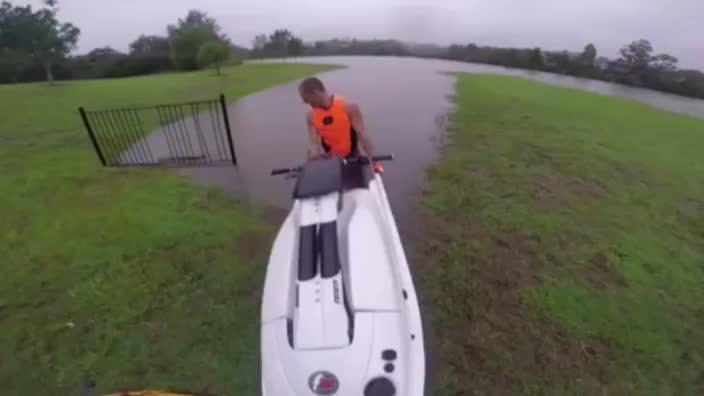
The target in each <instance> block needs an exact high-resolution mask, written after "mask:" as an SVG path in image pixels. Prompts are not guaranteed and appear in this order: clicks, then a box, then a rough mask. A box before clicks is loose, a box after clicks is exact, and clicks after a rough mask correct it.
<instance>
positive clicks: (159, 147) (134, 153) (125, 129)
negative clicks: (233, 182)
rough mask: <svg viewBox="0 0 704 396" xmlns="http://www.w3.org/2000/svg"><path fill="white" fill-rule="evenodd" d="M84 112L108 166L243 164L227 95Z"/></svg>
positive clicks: (100, 156) (95, 145)
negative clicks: (232, 126) (236, 152)
mask: <svg viewBox="0 0 704 396" xmlns="http://www.w3.org/2000/svg"><path fill="white" fill-rule="evenodd" d="M79 113H80V115H81V118H82V120H83V123H84V125H85V127H86V130H87V131H88V136H89V137H90V140H91V143H92V144H93V147H94V148H95V151H96V153H97V154H98V159H99V160H100V162H101V163H102V164H103V165H104V166H181V167H192V166H209V165H222V164H234V165H236V164H237V158H236V156H235V148H234V144H233V138H232V134H231V131H230V123H229V118H228V114H227V106H226V102H225V96H224V95H220V98H219V99H215V100H204V101H196V102H187V103H173V104H161V105H155V106H143V107H125V108H119V109H103V110H86V109H84V108H83V107H81V108H80V109H79Z"/></svg>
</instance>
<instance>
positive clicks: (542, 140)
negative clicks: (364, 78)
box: [417, 75, 704, 395]
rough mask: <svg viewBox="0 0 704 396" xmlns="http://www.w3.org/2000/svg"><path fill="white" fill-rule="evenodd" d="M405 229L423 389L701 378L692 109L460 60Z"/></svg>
mask: <svg viewBox="0 0 704 396" xmlns="http://www.w3.org/2000/svg"><path fill="white" fill-rule="evenodd" d="M457 88H458V99H457V111H456V113H455V114H454V117H453V127H452V130H451V132H450V142H451V143H450V144H449V146H448V148H447V155H446V157H445V158H444V159H443V160H442V161H441V162H440V163H439V164H438V165H436V166H434V167H433V169H431V171H430V182H429V186H428V188H427V193H426V194H425V195H424V198H423V205H422V209H423V212H424V216H425V221H424V223H423V224H424V226H425V228H424V229H426V230H428V229H431V230H434V231H433V232H432V233H431V235H432V237H431V238H427V237H426V238H424V239H420V240H419V252H420V255H421V257H422V262H421V263H420V264H419V269H418V270H417V271H418V275H417V276H418V277H419V278H420V279H419V283H420V284H421V295H423V296H424V297H425V301H426V304H427V305H428V309H429V311H430V312H431V315H430V323H431V324H432V327H433V333H434V338H433V343H434V350H435V352H436V353H435V357H436V367H435V368H436V374H437V378H436V381H435V387H434V394H437V395H469V394H506V393H509V394H540V395H543V394H645V395H647V394H652V395H663V394H678V395H690V394H691V395H695V394H702V392H704V368H703V367H704V160H703V159H702V158H704V157H703V156H702V149H703V148H704V122H703V121H701V120H697V119H694V118H689V117H686V116H680V115H675V114H671V113H667V112H664V111H659V110H656V109H654V108H651V107H648V106H646V105H642V104H638V103H635V102H631V101H626V100H619V99H613V98H607V97H604V96H599V95H595V94H590V93H583V92H577V91H573V90H569V89H563V88H557V87H551V86H547V85H542V84H539V83H535V82H528V81H525V80H521V79H515V78H506V77H494V76H467V75H466V76H461V77H460V78H459V81H458V85H457Z"/></svg>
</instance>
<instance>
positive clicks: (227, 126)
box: [220, 94, 237, 165]
mask: <svg viewBox="0 0 704 396" xmlns="http://www.w3.org/2000/svg"><path fill="white" fill-rule="evenodd" d="M220 106H222V116H223V117H224V118H225V131H226V132H227V143H229V145H230V155H231V156H232V164H233V165H237V157H235V146H234V145H233V144H232V131H231V130H230V117H229V116H228V115H227V103H226V102H225V95H224V94H220Z"/></svg>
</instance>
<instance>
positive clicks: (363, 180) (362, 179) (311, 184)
mask: <svg viewBox="0 0 704 396" xmlns="http://www.w3.org/2000/svg"><path fill="white" fill-rule="evenodd" d="M373 179H374V173H373V171H372V168H371V166H369V165H364V164H359V163H348V164H346V165H345V164H344V163H343V162H342V160H341V159H340V158H338V157H331V158H316V159H312V160H310V161H308V162H307V163H306V165H305V166H304V167H303V169H302V170H301V173H300V174H299V175H298V182H297V183H296V188H295V189H294V190H293V197H294V198H296V199H306V198H313V197H320V196H322V195H326V194H330V193H333V192H341V191H349V190H353V189H356V188H363V189H367V188H369V182H371V181H372V180H373Z"/></svg>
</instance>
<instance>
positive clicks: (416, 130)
mask: <svg viewBox="0 0 704 396" xmlns="http://www.w3.org/2000/svg"><path fill="white" fill-rule="evenodd" d="M296 61H297V62H306V63H332V64H340V65H345V66H347V67H346V68H345V69H340V70H335V71H332V72H327V73H323V74H322V75H321V76H320V77H321V78H322V79H323V81H324V82H325V84H326V85H327V86H328V88H329V90H330V91H331V92H334V93H336V94H339V95H342V96H345V97H346V98H348V100H350V101H354V102H356V103H358V104H359V105H360V106H361V108H362V111H363V113H364V116H365V120H366V123H367V129H368V131H369V134H370V136H371V137H372V139H373V141H374V143H375V146H376V151H377V153H394V154H396V160H395V161H394V162H393V163H389V164H386V165H385V168H386V174H385V184H386V188H387V190H388V194H389V199H390V200H391V206H392V208H393V210H394V213H395V215H396V217H397V218H399V220H400V222H401V223H404V221H405V219H406V217H407V216H406V215H407V213H408V211H409V204H410V203H411V202H412V200H411V196H412V195H413V194H414V193H416V192H417V191H418V187H419V185H420V184H421V183H422V181H423V178H424V169H425V168H426V167H427V166H428V165H429V164H430V163H431V162H432V161H433V160H434V159H435V156H436V155H437V147H438V146H439V144H440V143H441V140H442V136H443V130H444V128H443V124H444V120H445V117H446V115H447V114H448V112H449V111H450V110H451V103H450V101H449V99H448V98H449V97H450V96H451V95H452V94H453V83H454V78H453V77H452V76H450V75H448V74H446V73H443V72H469V73H489V74H500V75H513V76H520V77H525V78H530V79H534V80H538V81H542V82H546V83H550V84H555V85H560V86H566V87H571V88H576V89H581V90H585V91H592V92H598V93H601V94H606V95H610V96H617V97H624V98H629V99H635V100H638V101H641V102H644V103H647V104H650V105H653V106H656V107H659V108H662V109H666V110H670V111H676V112H681V113H685V114H689V115H692V116H696V117H700V118H704V101H702V100H696V99H688V98H682V97H678V96H674V95H668V94H662V93H658V92H654V91H650V90H644V89H638V88H632V87H626V86H622V85H616V84H609V83H605V82H601V81H593V80H585V79H579V78H574V77H567V76H558V75H553V74H547V73H540V72H531V71H522V70H514V69H508V68H502V67H494V66H488V65H478V64H468V63H461V62H451V61H441V60H428V59H413V58H394V57H320V58H301V59H298V60H296ZM297 84H298V82H292V83H290V84H287V85H282V86H279V87H275V88H272V89H269V90H266V91H262V92H259V93H256V94H254V95H251V96H248V97H245V98H242V99H241V100H239V101H238V102H236V103H234V104H231V105H230V106H229V114H230V122H231V125H232V131H233V135H234V141H235V146H236V147H235V150H236V153H237V159H238V161H239V166H238V167H237V168H236V169H233V168H231V167H223V168H196V169H184V170H182V172H184V173H186V174H188V175H191V176H194V177H195V179H196V181H198V182H202V183H205V184H214V185H218V186H221V187H224V188H225V189H228V190H231V191H235V192H237V193H238V194H239V195H240V196H244V197H245V198H246V199H248V200H249V201H252V202H254V203H260V204H266V205H274V206H277V207H281V208H287V207H289V206H290V203H291V189H292V182H291V181H287V180H284V179H283V178H281V177H271V176H269V171H270V170H271V169H272V168H277V167H286V166H293V165H296V164H299V163H301V162H302V161H303V160H304V158H305V152H306V129H305V122H304V116H305V114H306V111H307V108H306V106H305V105H304V104H303V103H301V101H300V99H299V97H298V95H297Z"/></svg>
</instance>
